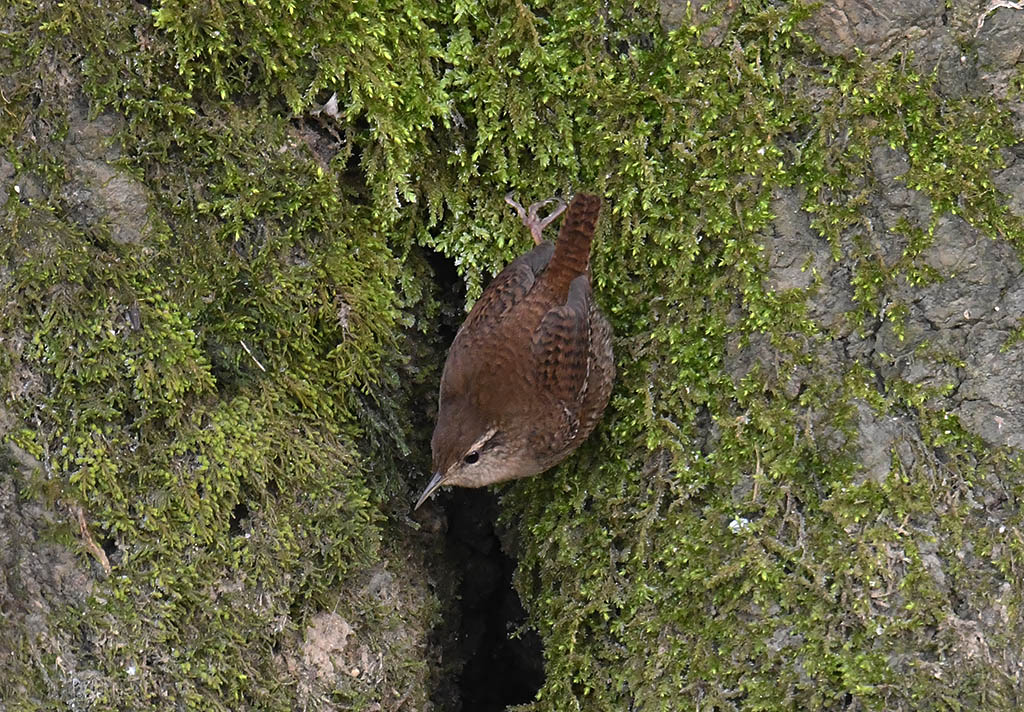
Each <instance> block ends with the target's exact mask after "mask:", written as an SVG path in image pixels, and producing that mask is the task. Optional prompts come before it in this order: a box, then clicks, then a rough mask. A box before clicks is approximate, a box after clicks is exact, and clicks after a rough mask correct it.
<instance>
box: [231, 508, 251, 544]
mask: <svg viewBox="0 0 1024 712" xmlns="http://www.w3.org/2000/svg"><path fill="white" fill-rule="evenodd" d="M248 517H249V507H247V506H246V504H245V502H239V503H238V504H236V505H235V508H234V509H232V510H231V524H230V526H229V528H228V531H229V532H231V535H232V536H240V535H241V534H242V522H243V521H245V520H246V519H248Z"/></svg>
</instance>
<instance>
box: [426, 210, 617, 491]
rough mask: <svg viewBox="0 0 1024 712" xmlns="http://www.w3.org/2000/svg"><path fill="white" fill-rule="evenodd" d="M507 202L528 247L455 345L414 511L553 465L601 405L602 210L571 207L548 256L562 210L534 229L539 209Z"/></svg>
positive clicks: (604, 366)
mask: <svg viewBox="0 0 1024 712" xmlns="http://www.w3.org/2000/svg"><path fill="white" fill-rule="evenodd" d="M508 202H509V203H510V204H511V205H513V206H514V207H516V209H517V211H518V212H519V214H520V217H522V219H523V221H524V223H526V225H527V227H529V228H530V231H531V232H532V233H533V236H534V240H535V241H536V242H537V243H538V244H537V246H536V247H534V249H533V250H531V251H530V252H528V253H526V254H524V255H522V256H520V257H518V258H517V259H515V260H513V261H512V262H511V263H510V264H509V265H508V266H507V267H506V268H505V269H504V270H502V272H501V273H500V274H499V275H498V276H497V277H495V278H494V280H493V281H492V282H491V283H490V284H489V285H488V286H487V289H485V290H484V293H483V294H482V295H481V296H480V299H479V300H478V301H477V303H476V304H475V305H474V306H473V309H472V310H471V311H470V313H469V316H467V317H466V320H465V322H464V323H463V325H462V327H461V328H460V329H459V331H458V333H457V334H456V336H455V341H454V342H453V343H452V345H451V348H450V350H449V352H448V358H447V360H446V361H445V366H444V372H443V373H442V376H441V393H440V398H439V405H438V418H437V426H436V427H435V429H434V436H433V440H432V442H431V446H432V450H433V473H434V476H433V478H432V480H431V482H430V484H429V485H428V486H427V488H426V490H425V491H424V493H423V495H422V496H421V497H420V500H419V502H418V503H417V505H416V506H417V507H418V506H419V505H420V504H422V503H423V502H424V501H425V500H426V499H427V497H429V496H430V494H431V493H433V492H434V490H436V489H437V487H439V486H442V485H458V486H461V487H480V486H483V485H488V484H492V483H495V482H503V481H506V480H512V479H517V478H520V477H528V476H530V475H535V474H538V473H540V472H543V471H544V470H546V469H548V468H550V467H552V466H554V465H556V464H558V463H559V462H561V461H562V460H564V459H565V458H566V457H567V456H568V455H569V453H571V452H572V451H573V450H575V449H576V448H577V447H578V446H579V445H580V443H582V442H583V440H585V439H586V437H587V436H588V435H589V434H590V432H591V431H592V430H593V429H594V426H595V425H597V422H598V420H600V418H601V414H602V413H603V412H604V408H605V406H606V405H607V403H608V397H609V395H610V393H611V387H612V381H613V380H614V377H615V365H614V362H613V358H612V339H611V336H612V333H611V327H610V326H609V324H608V321H607V320H606V319H605V318H604V315H602V314H601V312H600V311H599V310H598V308H597V305H596V304H595V302H594V300H593V296H592V294H591V286H590V268H589V263H590V244H591V241H592V240H593V237H594V232H595V230H596V228H597V219H598V214H599V213H600V210H601V199H600V198H599V197H597V196H595V195H586V194H579V195H577V196H576V197H575V198H573V200H572V203H571V204H570V205H569V208H568V211H567V212H566V215H565V217H564V219H563V221H562V227H561V230H560V231H559V234H558V242H557V243H556V244H555V245H552V244H551V243H550V242H546V241H543V240H542V239H541V230H542V229H543V227H544V226H546V225H547V224H548V223H549V222H550V221H551V220H553V219H554V217H556V216H557V215H558V214H559V213H560V212H561V208H560V209H558V210H556V211H555V212H554V213H552V214H551V215H549V216H548V217H547V218H544V219H540V218H538V217H537V209H538V208H539V207H540V206H541V205H543V203H538V204H535V205H533V206H531V208H530V209H529V211H526V210H523V209H522V208H521V207H520V206H519V205H518V204H517V203H514V202H513V201H511V200H509V201H508ZM546 202H550V201H546Z"/></svg>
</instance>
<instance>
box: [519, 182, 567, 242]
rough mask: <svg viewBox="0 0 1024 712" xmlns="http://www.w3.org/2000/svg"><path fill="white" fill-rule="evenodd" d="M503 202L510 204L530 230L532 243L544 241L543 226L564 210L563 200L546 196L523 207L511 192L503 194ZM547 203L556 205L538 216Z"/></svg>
mask: <svg viewBox="0 0 1024 712" xmlns="http://www.w3.org/2000/svg"><path fill="white" fill-rule="evenodd" d="M505 202H506V203H508V204H509V205H511V206H512V209H513V210H515V211H516V214H517V215H518V216H519V219H520V220H522V221H523V224H524V225H526V227H527V228H528V229H529V230H530V234H531V235H533V241H534V243H536V244H538V245H539V244H540V243H542V242H543V241H544V237H543V234H542V233H543V232H544V228H546V227H547V226H548V225H550V224H551V223H552V221H553V220H554V219H555V218H557V217H558V216H559V215H561V214H562V213H563V212H564V211H565V201H564V200H562V199H561V198H548V199H547V200H541V201H539V202H537V203H534V204H533V205H531V206H530V207H529V208H523V206H522V205H521V204H519V202H517V201H516V200H515V199H514V198H513V197H512V193H508V194H507V195H506V196H505ZM549 203H557V204H558V205H557V206H556V207H555V208H554V210H552V211H551V212H550V213H548V214H547V215H545V216H544V217H540V216H539V215H538V214H537V213H538V212H539V211H540V209H541V208H543V207H544V206H545V205H547V204H549Z"/></svg>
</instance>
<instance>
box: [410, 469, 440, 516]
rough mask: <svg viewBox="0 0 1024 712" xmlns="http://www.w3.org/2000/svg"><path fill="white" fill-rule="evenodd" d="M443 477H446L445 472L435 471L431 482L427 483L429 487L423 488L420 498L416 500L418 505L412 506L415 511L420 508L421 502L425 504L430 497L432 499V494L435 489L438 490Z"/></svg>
mask: <svg viewBox="0 0 1024 712" xmlns="http://www.w3.org/2000/svg"><path fill="white" fill-rule="evenodd" d="M443 479H444V474H443V473H441V472H435V473H434V476H433V477H431V478H430V482H429V483H427V488H426V489H425V490H423V494H421V495H420V498H419V499H418V500H416V506H415V507H413V508H412V509H413V511H414V512H415V511H416V510H417V509H419V508H420V505H421V504H423V503H424V502H426V501H427V500H428V499H430V495H432V494H434V490H436V489H437V488H438V487H440V486H441V480H443Z"/></svg>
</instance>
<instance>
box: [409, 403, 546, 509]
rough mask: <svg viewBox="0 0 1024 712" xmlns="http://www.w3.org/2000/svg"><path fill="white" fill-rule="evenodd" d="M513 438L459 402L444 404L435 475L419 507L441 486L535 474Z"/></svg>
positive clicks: (432, 443)
mask: <svg viewBox="0 0 1024 712" xmlns="http://www.w3.org/2000/svg"><path fill="white" fill-rule="evenodd" d="M513 440H514V438H513V437H511V436H510V433H509V432H508V431H507V430H505V429H503V428H502V427H501V425H500V424H498V423H495V422H492V421H491V419H488V418H484V417H481V416H480V414H479V412H478V411H476V410H475V409H473V408H470V407H467V406H466V405H465V404H461V403H459V402H453V401H449V402H447V403H442V404H441V407H440V409H439V411H438V415H437V426H436V427H435V428H434V436H433V438H432V439H431V441H430V448H431V451H432V454H433V458H432V467H431V470H432V472H433V476H432V477H431V479H430V482H429V483H428V484H427V487H426V489H424V490H423V494H422V495H420V498H419V500H418V501H417V502H416V508H419V506H420V505H421V504H423V503H424V502H425V501H427V499H428V498H429V497H430V495H432V494H433V493H434V492H435V491H436V490H437V489H438V488H439V487H442V486H444V485H454V486H456V487H483V486H484V485H489V484H493V483H495V482H504V481H506V480H512V479H516V478H518V477H525V476H526V475H531V474H534V472H535V470H532V469H531V467H530V466H529V463H527V462H524V461H523V458H522V456H521V451H522V448H521V447H518V448H517V447H516V443H515V442H513Z"/></svg>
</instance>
